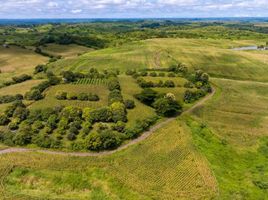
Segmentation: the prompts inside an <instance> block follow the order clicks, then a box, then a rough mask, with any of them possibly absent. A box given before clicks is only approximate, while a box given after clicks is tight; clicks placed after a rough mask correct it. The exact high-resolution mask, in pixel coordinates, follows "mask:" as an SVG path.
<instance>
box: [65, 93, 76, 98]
mask: <svg viewBox="0 0 268 200" xmlns="http://www.w3.org/2000/svg"><path fill="white" fill-rule="evenodd" d="M67 99H68V100H77V96H76V95H75V94H70V93H68V94H67Z"/></svg>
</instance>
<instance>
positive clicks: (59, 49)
mask: <svg viewBox="0 0 268 200" xmlns="http://www.w3.org/2000/svg"><path fill="white" fill-rule="evenodd" d="M41 49H42V51H44V52H46V53H48V54H50V55H54V56H62V57H63V58H72V57H76V56H77V55H78V54H83V53H86V52H89V51H92V49H90V48H87V47H84V46H80V45H76V44H70V45H58V44H47V45H46V46H43V47H42V48H41Z"/></svg>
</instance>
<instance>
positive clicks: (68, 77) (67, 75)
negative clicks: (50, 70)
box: [61, 71, 76, 83]
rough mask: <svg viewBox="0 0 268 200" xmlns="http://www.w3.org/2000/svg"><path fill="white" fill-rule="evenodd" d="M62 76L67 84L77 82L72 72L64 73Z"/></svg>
mask: <svg viewBox="0 0 268 200" xmlns="http://www.w3.org/2000/svg"><path fill="white" fill-rule="evenodd" d="M61 75H62V78H63V80H64V82H65V83H70V82H74V81H76V77H75V74H74V73H73V72H71V71H64V72H62V73H61Z"/></svg>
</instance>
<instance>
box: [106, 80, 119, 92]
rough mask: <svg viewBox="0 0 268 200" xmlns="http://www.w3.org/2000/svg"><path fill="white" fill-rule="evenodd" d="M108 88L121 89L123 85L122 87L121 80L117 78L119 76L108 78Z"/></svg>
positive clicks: (111, 89)
mask: <svg viewBox="0 0 268 200" xmlns="http://www.w3.org/2000/svg"><path fill="white" fill-rule="evenodd" d="M108 89H109V90H110V91H113V90H120V89H121V87H120V83H119V81H118V80H117V78H110V79H109V80H108Z"/></svg>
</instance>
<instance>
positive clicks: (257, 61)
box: [51, 39, 268, 81]
mask: <svg viewBox="0 0 268 200" xmlns="http://www.w3.org/2000/svg"><path fill="white" fill-rule="evenodd" d="M261 43H262V41H251V40H250V41H243V40H241V41H233V40H220V39H219V40H213V39H207V40H206V39H150V40H145V41H140V42H133V43H129V44H125V45H123V46H121V47H116V48H107V49H102V50H97V51H94V52H90V53H87V54H84V55H82V56H80V57H78V58H73V59H67V60H59V61H58V62H56V63H53V64H51V68H52V69H54V70H55V71H56V72H60V71H61V70H63V69H65V70H66V69H71V70H76V71H87V70H88V67H87V66H94V67H97V68H98V69H106V68H119V69H121V70H122V71H124V70H126V69H133V68H162V67H168V66H170V65H171V64H174V63H177V62H183V63H185V64H186V65H188V66H189V67H190V68H195V69H198V68H201V69H203V70H204V71H206V72H208V73H210V75H212V76H216V77H228V78H233V79H254V80H259V81H268V63H267V62H266V60H265V59H264V57H266V58H267V53H266V52H264V51H253V52H252V51H234V50H231V48H233V47H240V46H251V45H257V44H261Z"/></svg>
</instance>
